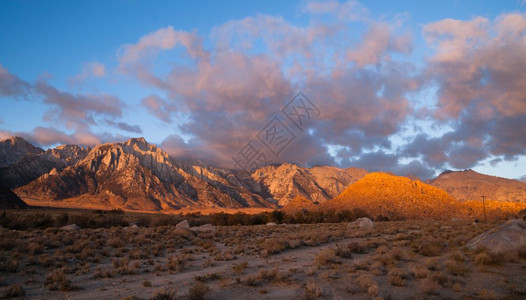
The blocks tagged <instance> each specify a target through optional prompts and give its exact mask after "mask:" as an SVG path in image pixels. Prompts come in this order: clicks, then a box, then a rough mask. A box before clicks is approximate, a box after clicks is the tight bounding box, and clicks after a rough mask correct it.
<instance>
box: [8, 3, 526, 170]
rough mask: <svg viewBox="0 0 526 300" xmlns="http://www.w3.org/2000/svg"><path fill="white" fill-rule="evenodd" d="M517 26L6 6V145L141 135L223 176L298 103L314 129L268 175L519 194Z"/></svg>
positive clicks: (397, 6)
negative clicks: (382, 176) (410, 180)
mask: <svg viewBox="0 0 526 300" xmlns="http://www.w3.org/2000/svg"><path fill="white" fill-rule="evenodd" d="M525 11H526V3H525V2H524V1H515V0H511V1H362V2H357V1H349V2H335V1H329V2H314V1H299V2H293V1H225V2H218V1H199V2H182V3H180V2H175V1H155V2H153V3H150V2H147V1H89V2H83V1H68V2H66V1H41V2H37V1H1V2H0V138H6V137H8V136H11V135H21V136H23V137H25V138H26V139H28V140H30V141H31V142H33V143H35V144H38V145H40V146H42V147H50V146H54V145H57V144H61V143H79V144H84V145H89V146H93V145H96V144H98V143H103V142H113V141H121V140H125V139H127V138H129V137H135V136H144V137H145V138H146V139H147V140H148V141H150V142H152V143H156V144H158V145H160V146H161V147H162V148H163V149H165V150H166V151H168V152H169V153H170V154H172V155H173V156H174V157H177V158H180V159H185V158H195V159H200V160H203V161H208V162H210V163H213V164H216V165H219V166H222V167H232V157H233V156H235V155H236V154H237V153H238V152H239V150H241V149H242V148H243V147H244V146H245V145H246V143H247V142H249V141H251V140H254V141H255V143H258V139H257V134H258V132H260V130H261V129H262V128H264V126H265V125H266V124H267V122H268V121H270V120H271V119H272V117H273V116H276V115H278V116H281V117H283V115H282V114H281V112H280V110H281V108H282V107H283V106H284V105H285V104H286V103H287V102H288V101H289V100H290V99H292V97H293V96H294V95H295V94H296V92H298V91H299V90H301V91H303V92H304V93H305V95H306V96H308V97H309V98H310V99H311V100H312V101H313V102H314V103H315V104H316V105H317V106H318V107H319V109H320V111H321V114H320V116H319V117H318V118H313V119H312V120H309V122H308V124H306V126H308V127H309V130H308V131H305V132H303V131H297V132H295V135H296V136H297V138H296V139H295V140H294V141H293V142H291V143H290V145H289V146H287V148H286V149H284V150H283V152H281V153H280V154H279V155H274V156H273V155H271V154H269V153H267V155H268V156H269V157H270V158H271V159H270V160H271V161H272V162H284V161H289V162H296V163H299V164H303V165H316V164H330V165H338V166H342V167H349V166H358V167H363V168H366V169H368V170H371V171H374V170H383V171H391V172H395V173H398V174H402V175H407V174H416V175H418V176H420V177H422V178H430V177H432V176H434V175H437V174H438V173H439V172H441V171H442V170H444V169H464V168H473V169H475V170H477V171H480V172H483V173H486V174H492V175H497V176H502V177H508V178H519V177H521V176H524V175H526V171H524V170H526V158H525V155H526V132H525V131H524V129H523V128H525V127H526V98H524V95H526V87H525V85H524V84H523V83H524V82H525V75H524V74H523V73H524V72H521V71H520V70H521V69H520V67H521V66H524V65H525V64H526V63H525V62H526V54H525V53H526V46H525V44H526V42H524V41H525V40H526V37H525V34H526V25H524V24H526V21H525V20H526V15H525ZM468 70H469V72H468ZM280 114H281V115H280ZM284 121H287V119H286V118H285V119H284ZM287 122H288V121H287ZM287 124H288V125H291V124H290V123H287ZM292 126H293V125H292ZM258 146H259V147H260V148H261V149H262V150H265V149H267V148H265V147H263V146H262V145H261V144H259V145H258Z"/></svg>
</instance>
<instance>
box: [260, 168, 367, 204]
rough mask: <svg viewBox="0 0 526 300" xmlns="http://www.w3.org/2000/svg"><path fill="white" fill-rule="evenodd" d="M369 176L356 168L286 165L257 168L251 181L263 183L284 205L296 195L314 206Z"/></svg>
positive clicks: (264, 188) (271, 195) (263, 186)
mask: <svg viewBox="0 0 526 300" xmlns="http://www.w3.org/2000/svg"><path fill="white" fill-rule="evenodd" d="M366 173H367V171H365V170H361V169H353V168H349V169H340V168H336V167H328V166H319V167H312V168H304V167H300V166H298V165H296V164H288V163H285V164H281V165H271V166H266V167H263V168H260V169H257V170H256V171H254V172H253V173H252V179H253V180H254V181H256V182H258V183H259V184H260V186H261V189H262V191H263V192H266V193H268V196H269V197H272V198H273V199H276V200H277V201H278V203H279V204H280V205H282V206H284V205H287V204H288V203H289V202H290V201H291V200H292V199H294V198H296V197H297V196H301V197H303V198H305V199H307V200H309V201H311V202H313V203H325V202H327V201H328V200H329V199H332V198H334V197H336V196H337V195H339V194H340V193H341V192H342V191H343V190H344V189H345V188H346V187H347V186H349V185H350V184H352V183H354V182H356V181H358V180H359V179H360V178H362V177H363V176H364V175H365V174H366Z"/></svg>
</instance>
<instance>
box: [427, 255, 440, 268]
mask: <svg viewBox="0 0 526 300" xmlns="http://www.w3.org/2000/svg"><path fill="white" fill-rule="evenodd" d="M426 267H427V269H428V270H431V271H437V270H438V269H439V264H438V259H436V258H431V259H428V260H427V261H426Z"/></svg>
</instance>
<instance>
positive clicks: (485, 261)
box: [473, 249, 505, 266]
mask: <svg viewBox="0 0 526 300" xmlns="http://www.w3.org/2000/svg"><path fill="white" fill-rule="evenodd" d="M473 260H474V261H475V263H476V264H477V265H479V266H483V265H496V264H500V263H502V262H503V261H504V260H505V257H504V255H502V254H492V253H488V252H487V251H486V250H485V249H481V250H480V252H479V253H478V254H476V255H475V257H474V259H473Z"/></svg>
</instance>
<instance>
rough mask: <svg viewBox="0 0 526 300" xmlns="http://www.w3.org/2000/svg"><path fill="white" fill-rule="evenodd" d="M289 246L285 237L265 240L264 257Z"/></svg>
mask: <svg viewBox="0 0 526 300" xmlns="http://www.w3.org/2000/svg"><path fill="white" fill-rule="evenodd" d="M287 248H288V242H287V241H286V240H285V239H280V238H270V239H266V240H265V241H264V242H263V251H262V253H261V254H262V255H263V257H267V256H268V255H271V254H275V253H279V252H281V251H283V250H285V249H287Z"/></svg>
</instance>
